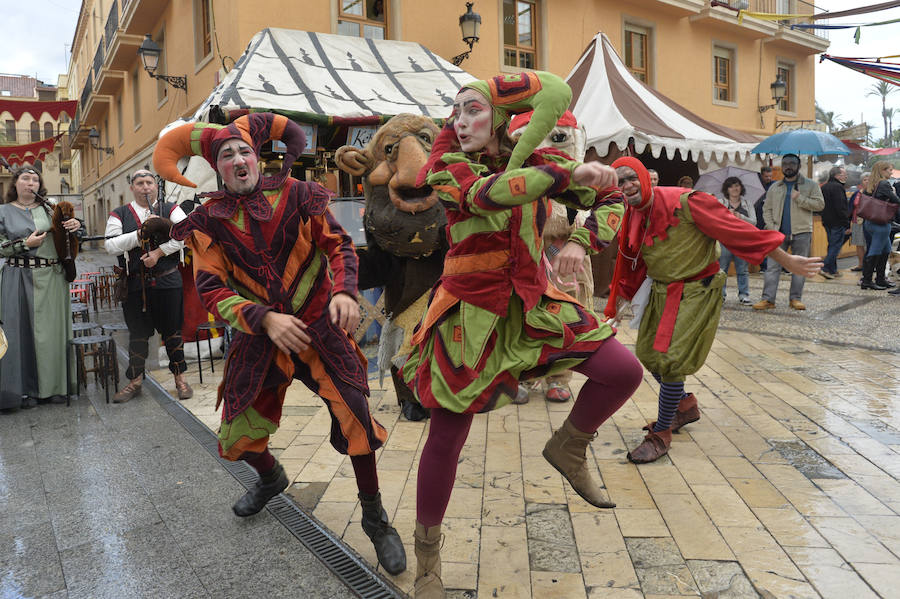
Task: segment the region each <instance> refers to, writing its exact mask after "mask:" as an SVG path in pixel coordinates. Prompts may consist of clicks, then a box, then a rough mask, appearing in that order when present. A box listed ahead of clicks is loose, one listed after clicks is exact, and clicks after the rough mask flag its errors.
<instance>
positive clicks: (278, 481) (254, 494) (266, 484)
mask: <svg viewBox="0 0 900 599" xmlns="http://www.w3.org/2000/svg"><path fill="white" fill-rule="evenodd" d="M288 484H289V481H288V478H287V474H285V473H284V467H283V466H282V465H281V464H279V463H278V462H275V467H274V468H272V470H271V471H269V472H267V473H266V476H265V477H260V479H259V480H258V481H256V484H255V485H253V488H252V489H250V490H249V491H247V492H246V493H244V494H243V495H242V496H241V498H240V499H238V500H237V501H236V502H235V504H234V505H233V506H232V507H231V509H232V511H233V512H234V515H235V516H240V517H241V518H246V517H247V516H252V515H253V514H256V513H258V512H259V511H260V510H262V509H263V508H264V507H266V504H267V503H269V500H270V499H272V498H273V497H275V496H276V495H278V494H279V493H281V492H282V491H284V490H285V489H287V487H288Z"/></svg>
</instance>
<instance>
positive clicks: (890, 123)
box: [884, 108, 900, 148]
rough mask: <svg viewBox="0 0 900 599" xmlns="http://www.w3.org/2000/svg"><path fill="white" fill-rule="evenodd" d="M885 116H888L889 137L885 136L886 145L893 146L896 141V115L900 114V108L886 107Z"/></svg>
mask: <svg viewBox="0 0 900 599" xmlns="http://www.w3.org/2000/svg"><path fill="white" fill-rule="evenodd" d="M884 113H885V116H887V118H888V137H887V138H885V142H886V143H885V144H884V145H885V147H888V148H889V147H891V146H892V145H893V141H894V115H895V114H896V115H900V108H885V109H884Z"/></svg>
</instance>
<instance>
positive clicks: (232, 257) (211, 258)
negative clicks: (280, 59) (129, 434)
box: [153, 113, 406, 574]
mask: <svg viewBox="0 0 900 599" xmlns="http://www.w3.org/2000/svg"><path fill="white" fill-rule="evenodd" d="M275 139H280V140H281V141H282V142H284V144H285V145H286V146H287V150H286V151H285V152H284V164H283V166H282V169H281V171H280V172H279V173H277V174H276V175H274V176H260V172H259V167H258V162H257V161H258V158H259V151H260V148H261V147H262V145H263V144H264V143H266V142H268V141H270V140H275ZM305 141H306V140H305V137H304V135H303V131H302V130H301V129H300V126H299V125H297V124H296V123H294V122H292V121H290V120H288V119H287V118H286V117H284V116H280V115H274V114H269V113H254V114H249V115H246V116H242V117H240V118H238V119H237V120H235V121H234V122H232V123H231V124H230V125H227V126H225V127H223V126H221V125H210V124H206V123H196V124H191V123H188V124H185V125H182V126H180V127H177V128H175V129H172V130H170V131H169V132H168V133H166V134H165V135H164V136H163V137H162V138H161V139H160V141H159V143H158V144H157V147H156V150H155V151H154V154H153V162H154V166H155V167H156V169H157V171H158V172H159V173H160V174H161V175H162V176H163V177H165V178H166V179H168V180H170V181H174V182H176V183H180V184H182V185H188V186H191V187H193V186H194V184H193V183H191V182H190V181H188V180H187V179H185V178H184V176H183V175H181V173H180V172H179V171H178V168H177V161H178V159H179V158H181V157H182V156H189V155H192V154H200V155H202V156H203V157H204V158H206V160H207V161H208V162H209V163H210V164H211V165H212V166H213V168H214V169H216V171H217V172H218V173H219V174H220V175H221V177H222V181H223V182H224V185H225V189H224V190H222V191H218V192H213V193H209V194H204V195H205V196H206V197H207V198H208V199H207V200H206V202H205V204H203V205H202V206H199V207H198V208H196V209H195V210H194V211H193V212H192V213H191V214H190V216H188V218H187V219H186V220H185V221H183V222H182V223H179V224H176V225H175V226H174V227H173V228H172V237H173V238H175V239H184V240H186V242H187V244H188V245H189V246H190V247H191V249H192V250H193V256H194V278H195V280H196V283H197V291H198V293H199V294H200V297H201V298H202V299H203V302H204V304H205V305H206V307H207V309H208V310H209V311H210V312H212V313H213V314H214V315H215V316H216V317H217V318H219V319H222V320H225V321H227V322H228V323H229V324H230V325H231V326H232V328H234V329H235V335H234V341H233V342H232V345H231V349H230V353H229V357H228V361H227V362H226V365H225V374H224V377H223V381H222V384H221V385H220V386H219V403H221V404H222V405H223V410H222V424H221V426H220V428H219V435H218V436H219V453H220V455H221V456H222V457H223V458H225V459H227V460H233V461H234V460H244V461H246V462H247V463H248V464H249V465H250V466H252V467H253V468H254V469H256V471H257V472H258V473H259V475H260V479H259V481H258V482H257V483H256V485H255V486H254V487H253V488H252V489H250V490H249V491H248V492H247V493H246V494H245V495H244V496H242V497H241V498H240V499H238V501H237V503H235V504H234V506H233V508H232V509H233V510H234V513H235V514H236V515H238V516H241V517H245V516H250V515H252V514H255V513H257V512H259V511H260V510H262V508H263V507H265V505H266V503H267V502H268V501H269V500H270V499H271V498H273V497H274V496H276V495H278V494H279V493H281V492H282V491H284V489H286V488H287V486H288V484H289V480H288V478H287V475H286V474H285V471H284V468H283V467H282V466H281V464H279V463H278V461H277V460H276V459H275V457H274V456H273V455H272V454H271V453H270V452H269V448H268V443H269V437H270V436H271V435H272V434H274V433H275V431H276V430H277V429H278V425H279V422H280V419H281V409H282V404H283V403H284V396H285V392H286V391H287V388H288V386H289V385H290V384H291V382H292V380H293V379H295V378H296V379H299V380H301V381H302V382H303V383H304V384H305V385H306V386H307V387H308V388H309V389H310V390H312V391H313V392H314V393H316V394H317V395H319V396H320V397H321V398H322V399H323V400H324V401H325V402H326V404H327V405H328V411H329V414H330V415H331V444H332V446H333V447H334V448H335V449H336V450H337V451H338V452H340V453H342V454H345V455H349V456H350V462H351V464H352V465H353V472H354V474H355V475H356V484H357V487H358V490H359V495H358V496H359V499H360V503H361V505H362V527H363V530H364V531H365V532H366V534H367V535H368V536H369V538H370V539H371V540H372V543H373V545H374V546H375V553H376V554H377V556H378V561H379V563H380V564H381V565H382V566H383V567H384V569H385V570H386V571H388V572H390V573H391V574H399V573H400V572H402V571H403V570H405V569H406V553H405V551H404V549H403V544H402V543H401V541H400V536H399V535H398V534H397V531H396V530H394V528H392V527H391V526H390V524H389V522H388V517H387V513H386V512H385V510H384V508H383V507H382V504H381V493H380V492H379V487H378V472H377V470H376V467H375V450H376V449H378V448H379V447H381V445H382V444H383V443H384V441H385V439H386V438H387V431H386V430H385V429H384V427H383V426H381V425H380V424H379V423H378V422H377V421H376V420H375V419H374V418H373V417H372V415H371V413H370V412H369V404H368V401H367V398H366V396H367V395H368V394H369V387H368V381H367V375H366V365H365V363H366V360H365V358H364V357H363V356H362V352H361V351H360V349H359V347H358V346H357V345H356V343H355V341H354V340H353V338H352V337H351V336H350V334H349V333H352V331H354V330H355V329H356V326H357V325H358V324H359V319H360V314H359V304H358V303H357V301H356V294H357V265H358V261H357V258H356V254H355V252H354V249H353V243H352V242H351V240H350V236H349V235H347V233H346V232H345V231H344V229H342V228H341V226H340V225H339V224H338V222H337V221H336V220H335V219H334V217H333V216H332V215H331V212H330V211H329V210H328V201H329V199H330V196H329V193H328V191H327V190H326V189H325V188H324V187H322V186H321V185H318V184H316V183H308V182H305V181H298V180H296V179H292V178H290V177H289V176H288V175H289V174H290V167H291V165H293V163H294V161H295V160H296V159H297V156H298V155H299V154H300V152H301V151H302V150H303V148H304V146H305ZM217 407H218V406H217Z"/></svg>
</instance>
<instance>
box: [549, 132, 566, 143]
mask: <svg viewBox="0 0 900 599" xmlns="http://www.w3.org/2000/svg"><path fill="white" fill-rule="evenodd" d="M568 137H569V136H568V135H566V134H565V133H554V134H553V135H551V136H550V141H552V142H553V143H555V144H559V143H562V142H564V141H566V138H568Z"/></svg>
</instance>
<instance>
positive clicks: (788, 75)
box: [778, 63, 794, 112]
mask: <svg viewBox="0 0 900 599" xmlns="http://www.w3.org/2000/svg"><path fill="white" fill-rule="evenodd" d="M778 76H779V77H781V80H782V81H784V97H783V98H782V99H781V100H779V102H778V110H780V111H782V112H793V111H794V67H793V66H791V65H788V64H784V63H778Z"/></svg>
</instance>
